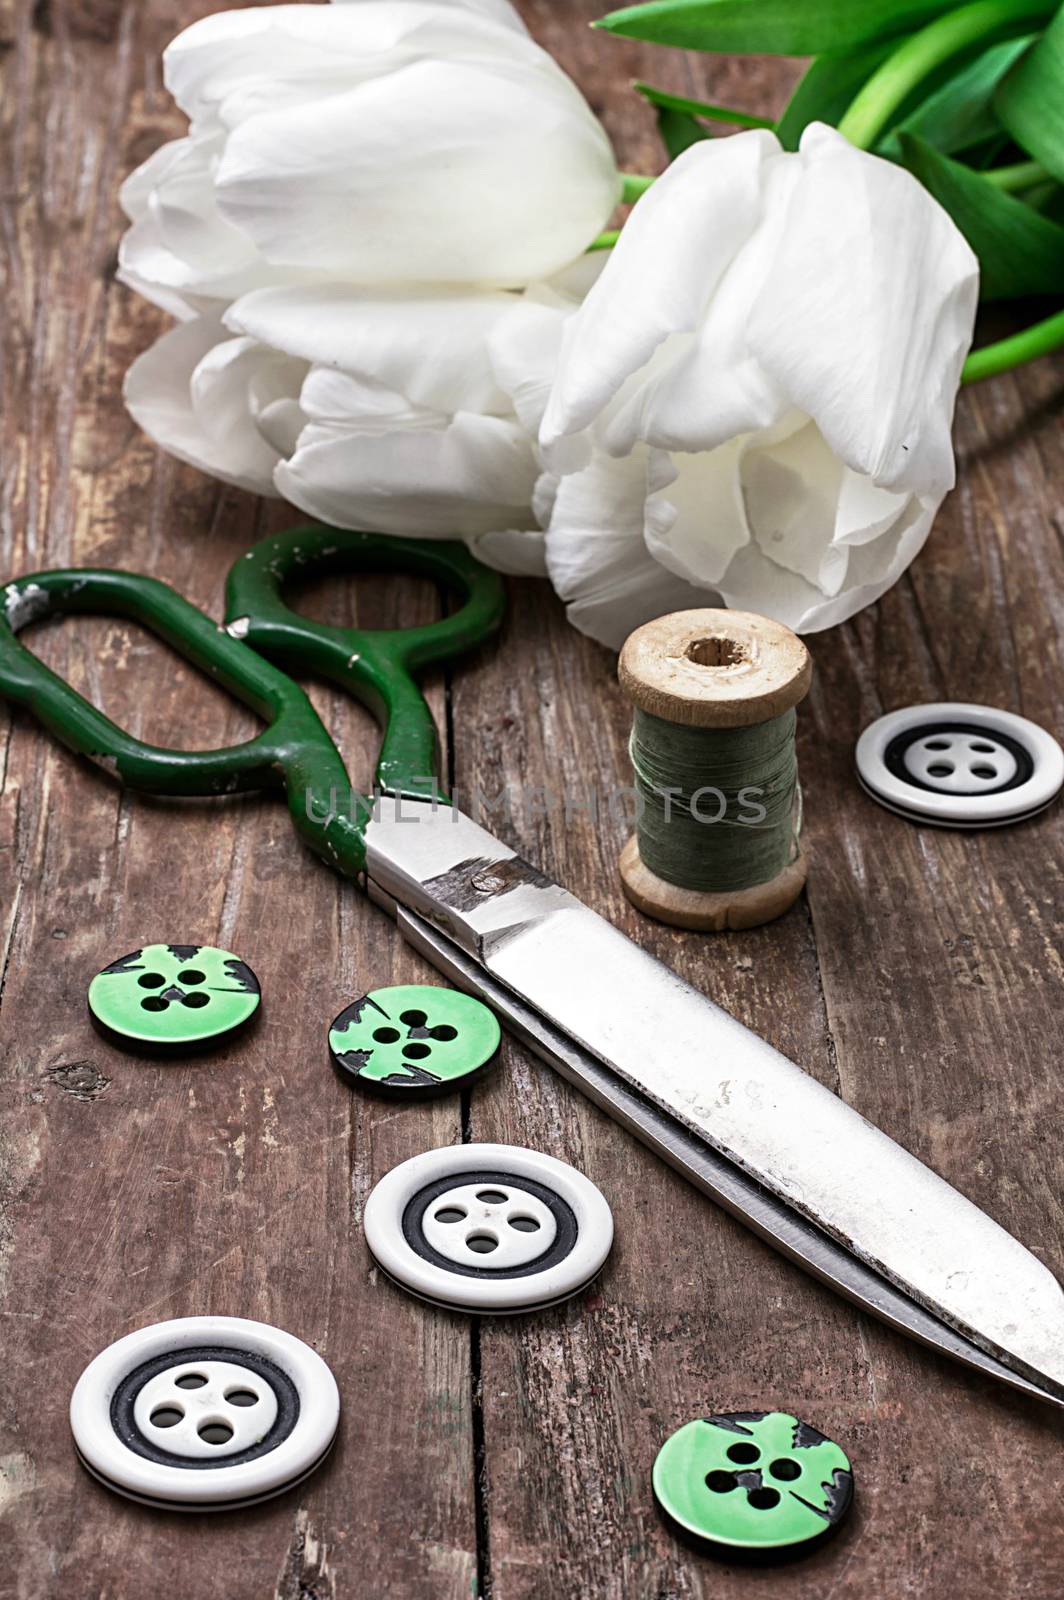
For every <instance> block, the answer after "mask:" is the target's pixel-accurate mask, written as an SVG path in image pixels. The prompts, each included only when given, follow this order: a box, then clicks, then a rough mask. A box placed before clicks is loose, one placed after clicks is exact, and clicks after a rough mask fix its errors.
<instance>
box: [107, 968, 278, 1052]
mask: <svg viewBox="0 0 1064 1600" xmlns="http://www.w3.org/2000/svg"><path fill="white" fill-rule="evenodd" d="M261 998H262V995H261V991H260V989H259V980H258V978H256V976H255V974H254V973H253V972H252V970H251V968H250V967H249V966H248V965H247V963H246V962H245V961H241V959H240V957H239V956H234V955H231V954H230V952H229V951H228V950H216V949H215V948H214V946H213V945H208V944H146V945H145V946H144V947H143V948H142V949H140V950H134V951H133V952H132V953H131V954H130V955H128V956H122V957H120V959H119V960H118V961H112V962H111V964H110V966H107V967H104V969H103V971H102V972H98V973H97V974H96V976H95V978H93V980H92V982H91V983H90V984H89V1010H90V1012H91V1013H92V1016H93V1019H94V1021H95V1022H97V1023H98V1024H99V1026H100V1027H101V1028H102V1029H103V1030H104V1032H105V1033H106V1034H108V1035H109V1036H110V1037H112V1038H114V1039H116V1040H117V1041H118V1042H119V1043H122V1042H125V1041H128V1042H130V1043H133V1044H139V1045H144V1046H146V1047H148V1048H150V1049H156V1050H159V1049H175V1050H176V1049H180V1048H182V1047H183V1046H188V1045H201V1044H205V1043H207V1042H209V1041H210V1042H213V1041H214V1040H217V1039H221V1038H224V1037H225V1035H226V1034H230V1033H233V1032H234V1031H235V1030H236V1029H237V1028H242V1027H243V1026H244V1024H245V1023H247V1022H250V1020H251V1018H252V1017H253V1016H254V1014H255V1012H256V1011H257V1010H258V1008H259V1001H260V999H261Z"/></svg>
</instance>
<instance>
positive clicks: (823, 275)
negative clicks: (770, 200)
mask: <svg viewBox="0 0 1064 1600" xmlns="http://www.w3.org/2000/svg"><path fill="white" fill-rule="evenodd" d="M800 161H801V176H800V178H799V181H798V183H797V184H796V185H795V187H794V191H793V194H792V196H791V200H790V204H789V207H788V211H787V227H786V230H785V231H784V233H783V234H782V235H781V246H780V249H779V251H778V252H777V253H776V255H775V259H774V261H773V265H772V270H771V272H770V273H769V275H768V277H767V278H766V280H765V283H764V286H763V291H762V293H761V295H760V296H759V297H758V300H757V302H756V305H755V306H754V307H753V310H752V314H751V317H750V322H749V326H748V329H747V337H748V339H749V343H750V348H751V350H752V351H753V352H754V354H755V355H756V357H757V359H758V360H759V361H760V363H761V364H762V366H763V367H764V368H765V370H766V371H767V372H769V373H770V374H771V375H772V376H773V377H774V379H775V380H776V381H777V382H778V383H779V384H780V385H781V386H782V387H783V388H784V389H785V390H786V392H787V394H788V396H789V398H790V401H791V403H792V404H793V405H795V406H797V407H798V408H799V409H800V410H802V411H805V412H806V413H807V414H808V415H809V416H811V417H813V418H814V419H815V421H816V422H817V424H818V426H819V428H820V431H821V433H822V434H823V435H824V438H825V439H826V440H827V442H828V444H829V446H830V447H831V449H832V450H834V451H835V453H836V454H837V455H838V456H839V457H841V459H842V460H843V461H844V462H846V464H847V465H848V466H850V467H852V468H854V470H855V471H857V472H860V473H864V474H865V475H867V476H868V477H870V478H872V479H873V480H874V481H875V482H876V483H878V484H880V485H882V486H884V487H886V488H899V489H901V488H904V489H906V490H910V491H912V492H914V493H918V494H926V495H937V496H939V497H940V496H941V495H942V494H943V493H944V492H945V491H946V489H948V488H949V487H950V486H951V485H952V483H953V451H952V445H951V442H950V428H951V424H952V419H953V402H954V397H955V395H956V391H957V385H958V383H959V380H960V369H961V366H962V364H963V361H964V357H965V354H966V352H967V349H968V346H969V344H970V342H971V335H972V326H973V321H974V316H975V302H976V296H977V293H978V266H977V263H976V260H975V257H974V255H973V254H972V251H971V249H970V248H969V246H968V245H967V243H966V242H965V240H964V238H963V237H962V235H961V234H960V232H959V231H958V229H957V228H956V226H955V225H954V223H953V222H952V221H951V220H950V218H949V217H948V216H947V214H946V212H945V211H943V210H942V208H941V206H939V205H938V204H937V202H936V201H934V200H933V199H932V198H931V197H930V195H928V193H927V192H926V190H924V189H923V188H922V187H921V186H920V184H919V183H918V182H917V181H916V179H915V178H913V177H912V175H911V174H910V173H908V172H906V171H904V169H902V168H901V167H897V166H894V165H893V164H892V163H891V162H889V161H884V160H881V159H880V158H878V157H876V156H870V155H868V154H867V153H865V152H864V151H858V150H854V148H853V147H852V146H851V145H850V144H849V143H848V141H847V140H846V139H844V138H843V137H842V136H841V135H840V134H838V133H836V132H835V130H834V129H831V128H827V127H825V126H824V125H823V124H820V123H814V124H812V125H811V126H810V127H809V128H807V129H806V131H805V133H804V134H803V136H802V142H801V156H800Z"/></svg>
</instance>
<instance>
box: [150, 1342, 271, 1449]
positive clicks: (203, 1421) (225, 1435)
mask: <svg viewBox="0 0 1064 1600" xmlns="http://www.w3.org/2000/svg"><path fill="white" fill-rule="evenodd" d="M277 1411H278V1406H277V1395H276V1393H275V1391H274V1390H273V1389H272V1388H271V1386H270V1385H269V1384H268V1383H267V1382H266V1380H265V1378H264V1377H263V1376H262V1375H261V1374H260V1373H258V1372H252V1371H251V1370H250V1369H249V1368H248V1367H239V1366H236V1365H235V1364H234V1363H233V1362H231V1361H195V1362H192V1363H189V1362H187V1361H182V1362H179V1363H178V1364H177V1365H176V1366H173V1367H167V1368H166V1370H165V1371H164V1372H159V1373H157V1374H156V1375H155V1377H154V1378H149V1380H148V1382H147V1383H146V1384H145V1385H144V1387H143V1388H142V1389H141V1390H140V1391H139V1392H138V1394H137V1398H136V1400H135V1401H134V1403H133V1418H134V1421H135V1422H136V1425H137V1427H138V1428H139V1429H140V1431H141V1433H142V1434H143V1435H144V1437H145V1438H146V1439H150V1440H151V1441H152V1443H153V1444H156V1445H158V1447H159V1448H160V1449H161V1450H168V1451H169V1452H170V1453H171V1454H172V1455H177V1456H185V1457H186V1458H187V1459H188V1460H190V1461H208V1460H216V1459H217V1458H219V1457H221V1456H233V1455H238V1454H240V1453H241V1452H242V1451H245V1450H249V1449H250V1448H251V1447H252V1446H253V1445H255V1444H257V1443H258V1441H259V1440H260V1439H263V1438H265V1437H266V1435H267V1434H268V1433H269V1431H270V1429H271V1428H272V1427H273V1425H274V1423H275V1422H276V1420H277Z"/></svg>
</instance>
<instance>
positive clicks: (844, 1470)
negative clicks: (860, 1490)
mask: <svg viewBox="0 0 1064 1600" xmlns="http://www.w3.org/2000/svg"><path fill="white" fill-rule="evenodd" d="M653 1485H654V1496H655V1499H656V1500H657V1502H658V1505H659V1506H660V1507H661V1509H662V1511H663V1512H664V1513H665V1516H666V1517H667V1519H668V1520H669V1521H670V1523H671V1524H672V1525H673V1526H674V1527H675V1528H676V1530H677V1531H678V1532H680V1533H683V1534H686V1535H687V1536H688V1537H689V1538H693V1539H694V1540H696V1541H698V1542H701V1543H703V1544H705V1545H707V1546H710V1547H717V1546H720V1547H723V1548H722V1549H720V1550H718V1551H717V1553H718V1554H726V1553H727V1551H728V1550H732V1551H735V1552H739V1551H743V1552H746V1553H747V1554H748V1555H763V1556H768V1555H771V1554H773V1553H775V1554H778V1555H781V1556H782V1555H785V1554H788V1553H789V1554H795V1555H796V1554H799V1553H800V1552H801V1551H802V1550H803V1549H809V1548H810V1547H811V1545H812V1544H813V1543H816V1542H819V1541H821V1540H823V1539H825V1538H827V1537H828V1536H829V1535H830V1534H831V1533H832V1532H833V1531H834V1529H835V1528H836V1527H837V1526H838V1525H839V1523H840V1522H841V1521H842V1520H843V1518H844V1517H845V1516H846V1513H847V1512H848V1511H849V1509H850V1505H851V1503H852V1500H853V1474H852V1472H851V1470H850V1463H849V1461H848V1460H847V1458H846V1455H845V1454H844V1452H843V1451H842V1450H841V1449H840V1447H839V1446H838V1445H837V1444H836V1443H835V1442H834V1440H832V1439H826V1438H825V1437H824V1435H823V1434H822V1433H819V1432H818V1431H817V1430H816V1428H811V1427H810V1426H809V1424H808V1423H807V1422H799V1421H798V1419H797V1417H792V1416H790V1415H788V1413H787V1412H785V1411H731V1412H726V1413H723V1414H722V1415H720V1416H715V1417H704V1418H702V1417H699V1418H697V1419H696V1420H695V1421H694V1422H688V1423H685V1424H684V1426H683V1427H682V1428H678V1429H677V1430H676V1432H675V1433H674V1434H671V1435H670V1436H669V1438H668V1439H666V1441H665V1443H664V1444H663V1445H662V1447H661V1449H660V1450H659V1451H658V1454H657V1458H656V1460H655V1462H654V1472H653Z"/></svg>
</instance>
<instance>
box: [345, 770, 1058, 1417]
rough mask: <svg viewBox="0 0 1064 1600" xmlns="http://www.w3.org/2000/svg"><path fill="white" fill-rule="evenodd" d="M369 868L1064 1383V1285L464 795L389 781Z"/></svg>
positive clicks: (808, 1201) (837, 1221) (960, 1313)
mask: <svg viewBox="0 0 1064 1600" xmlns="http://www.w3.org/2000/svg"><path fill="white" fill-rule="evenodd" d="M366 842H367V849H368V860H367V873H368V876H369V878H370V879H371V880H372V881H373V882H374V883H376V884H377V885H379V886H380V887H381V888H382V889H384V891H385V892H386V894H388V895H390V896H392V897H393V898H394V899H395V900H396V901H398V902H399V903H400V904H401V905H404V906H407V907H409V908H411V909H412V910H414V911H416V912H418V913H420V914H421V915H422V916H423V917H424V918H425V919H426V920H427V921H429V922H430V923H431V924H433V925H434V926H436V927H438V928H440V929H442V931H443V932H444V933H445V934H446V936H447V938H448V939H449V940H450V941H451V942H452V943H453V944H456V945H457V946H458V947H459V948H460V949H462V950H464V951H465V952H466V953H467V954H469V955H471V956H473V957H474V959H475V960H476V961H477V962H478V964H479V965H480V966H482V967H483V968H484V969H485V970H486V972H487V973H488V975H489V976H490V977H492V978H494V979H496V980H497V981H498V982H499V983H500V984H501V986H502V987H503V988H505V989H506V990H509V991H510V992H511V993H512V994H513V995H515V996H516V997H517V998H518V999H519V1000H521V1001H523V1002H524V1003H525V1005H526V1006H527V1007H528V1008H529V1010H530V1011H531V1012H533V1013H536V1014H538V1015H539V1016H540V1017H542V1018H543V1019H544V1021H545V1022H546V1023H547V1024H549V1025H550V1026H551V1027H553V1028H554V1029H555V1030H556V1031H557V1033H558V1034H560V1035H562V1036H564V1037H565V1038H567V1039H569V1040H571V1041H572V1042H573V1043H574V1044H576V1045H577V1046H578V1047H579V1048H580V1050H581V1051H583V1052H585V1053H586V1054H588V1055H590V1056H592V1057H594V1058H596V1059H597V1060H598V1061H600V1062H602V1063H604V1064H606V1065H607V1066H608V1067H609V1068H610V1069H611V1071H612V1072H613V1073H614V1074H615V1075H617V1076H618V1077H620V1078H621V1079H623V1080H624V1081H625V1082H626V1083H627V1084H628V1085H629V1086H631V1087H632V1088H634V1089H636V1090H637V1091H638V1092H639V1094H640V1095H641V1096H643V1097H645V1098H646V1099H648V1100H649V1101H651V1102H653V1103H654V1104H656V1105H658V1106H660V1107H662V1108H663V1109H664V1110H665V1111H666V1112H667V1113H668V1114H669V1115H670V1116H671V1117H673V1118H675V1119H677V1120H678V1121H679V1122H680V1123H681V1124H682V1125H683V1126H684V1127H685V1128H686V1129H687V1130H688V1131H690V1132H692V1133H694V1134H695V1135H696V1136H697V1137H698V1138H700V1139H702V1140H705V1141H707V1142H708V1143H709V1144H710V1145H711V1146H712V1147H713V1149H715V1150H716V1151H717V1152H718V1153H719V1154H721V1155H723V1156H724V1157H725V1158H726V1159H727V1160H728V1161H729V1162H730V1163H731V1164H732V1165H735V1166H738V1167H739V1168H740V1169H742V1170H743V1171H744V1172H745V1173H746V1174H748V1175H749V1176H750V1177H751V1178H753V1179H754V1180H755V1182H756V1183H757V1184H759V1185H760V1186H761V1187H762V1188H764V1189H766V1190H768V1191H769V1193H770V1194H771V1195H773V1196H775V1197H776V1198H777V1199H778V1200H781V1201H783V1202H784V1204H785V1205H786V1206H788V1207H790V1208H791V1209H792V1210H794V1211H797V1212H798V1213H800V1214H804V1215H805V1216H807V1217H810V1218H812V1219H813V1220H814V1221H815V1223H816V1224H817V1225H818V1227H819V1229H820V1230H822V1231H823V1232H825V1233H826V1234H827V1235H828V1236H829V1237H830V1238H832V1239H834V1240H835V1241H836V1242H837V1243H838V1244H841V1245H842V1246H843V1248H844V1250H845V1251H846V1252H848V1253H850V1254H852V1255H853V1256H855V1257H856V1258H857V1259H858V1260H859V1261H861V1262H863V1263H864V1264H865V1265H866V1266H868V1267H870V1268H871V1269H872V1270H873V1272H874V1273H875V1274H876V1275H878V1276H880V1277H882V1278H884V1279H885V1280H886V1281H887V1282H888V1283H891V1284H893V1285H895V1286H896V1287H897V1288H899V1289H900V1290H901V1291H902V1293H903V1295H904V1296H905V1297H907V1298H908V1299H911V1300H913V1301H914V1302H915V1303H916V1304H917V1305H920V1306H922V1307H924V1308H925V1309H926V1310H928V1311H930V1312H931V1313H932V1316H933V1317H934V1318H935V1319H937V1320H938V1321H941V1322H943V1323H944V1324H945V1325H946V1326H947V1327H950V1328H952V1329H954V1330H955V1331H956V1332H959V1333H960V1334H962V1335H963V1337H964V1338H965V1339H967V1340H970V1341H972V1342H973V1343H974V1344H976V1345H977V1346H979V1347H980V1348H981V1349H984V1350H987V1351H989V1353H990V1354H991V1355H993V1356H994V1357H996V1358H997V1359H999V1360H1000V1361H1002V1362H1004V1363H1005V1365H1006V1366H1008V1367H1010V1368H1011V1369H1012V1370H1013V1371H1015V1372H1017V1373H1019V1374H1020V1375H1022V1376H1023V1377H1026V1378H1027V1379H1028V1380H1030V1382H1031V1383H1032V1384H1033V1385H1034V1386H1035V1387H1036V1388H1039V1389H1043V1388H1048V1389H1051V1390H1056V1391H1058V1392H1064V1292H1062V1291H1061V1288H1060V1285H1059V1284H1058V1283H1057V1282H1056V1280H1055V1278H1054V1277H1053V1276H1052V1274H1051V1273H1050V1272H1048V1271H1047V1269H1046V1268H1045V1267H1044V1266H1043V1265H1042V1264H1041V1262H1039V1261H1038V1260H1036V1258H1035V1257H1034V1256H1033V1255H1031V1253H1030V1252H1029V1251H1028V1250H1026V1249H1025V1248H1024V1247H1023V1246H1022V1245H1021V1244H1019V1243H1018V1242H1017V1241H1016V1240H1015V1239H1013V1238H1012V1237H1011V1235H1010V1234H1008V1233H1006V1232H1005V1230H1004V1229H1003V1228H1001V1227H999V1226H998V1225H997V1223H995V1222H993V1221H992V1220H991V1219H990V1218H989V1217H987V1216H986V1215H985V1214H984V1213H983V1212H981V1211H980V1210H979V1209H978V1207H977V1206H974V1205H973V1204H972V1203H971V1202H970V1201H968V1200H966V1199H965V1198H964V1197H963V1196H962V1195H960V1194H959V1193H958V1192H957V1191H956V1190H955V1189H952V1188H951V1187H950V1186H949V1184H947V1183H946V1182H945V1181H944V1180H943V1179H942V1178H939V1177H938V1176H937V1175H936V1174H935V1173H933V1172H932V1171H931V1170H930V1169H929V1168H928V1167H925V1166H924V1165H923V1164H922V1163H921V1162H919V1161H917V1160H916V1158H915V1157H914V1156H911V1155H909V1154H908V1152H906V1151H905V1150H903V1149H902V1148H901V1147H900V1146H899V1145H897V1144H895V1143H894V1142H893V1141H892V1140H891V1139H889V1138H888V1137H887V1136H886V1134H884V1133H882V1132H880V1130H879V1129H877V1128H874V1127H873V1126H872V1125H871V1124H870V1123H869V1122H867V1121H866V1120H865V1119H864V1118H863V1117H861V1116H860V1115H858V1113H857V1112H855V1111H853V1110H852V1109H851V1108H850V1107H849V1106H847V1105H846V1104H845V1103H844V1102H843V1101H842V1100H841V1099H839V1097H838V1096H837V1095H834V1094H832V1093H831V1092H830V1091H829V1090H827V1089H825V1088H824V1087H823V1086H822V1085H821V1084H819V1083H817V1082H816V1080H815V1079H813V1078H811V1077H809V1076H808V1074H806V1073H804V1072H802V1071H801V1069H800V1068H798V1067H796V1066H795V1065H794V1063H793V1062H790V1061H788V1060H787V1059H786V1058H785V1057H784V1056H782V1055H780V1054H779V1052H778V1051H776V1050H774V1049H773V1048H772V1047H771V1046H770V1045H768V1044H766V1043H765V1042H764V1041H763V1040H762V1039H759V1038H758V1037H757V1036H756V1035H755V1034H753V1033H751V1032H750V1031H749V1030H748V1029H747V1028H744V1027H743V1026H742V1025H741V1024H740V1023H738V1022H736V1021H735V1019H734V1018H733V1017H730V1016H728V1015H727V1014H726V1013H725V1012H723V1011H721V1010H720V1009H719V1007H717V1006H715V1005H713V1004H712V1002H711V1001H709V1000H707V999H706V998H705V996H704V995H701V994H699V993H698V991H697V990H695V989H692V988H691V987H690V986H689V985H688V984H686V983H684V982H683V981H682V979H680V978H679V977H678V976H677V975H676V974H675V973H674V972H671V971H670V970H669V969H668V968H667V967H664V966H662V965H661V963H660V962H657V961H655V960H654V959H653V958H652V957H651V956H648V955H647V954H646V952H645V951H642V950H640V949H639V948H638V947H637V946H636V945H634V944H633V943H632V942H631V941H630V940H628V939H626V938H625V937H624V936H623V934H621V933H619V932H618V930H617V929H615V928H613V927H612V926H611V925H610V924H609V923H607V922H605V921H604V920H603V919H602V918H601V917H598V916H596V915H595V914H594V913H593V912H591V911H589V910H588V909H587V907H586V906H583V905H581V903H580V902H579V901H578V900H576V899H575V898H574V897H573V896H572V895H569V894H567V893H566V892H565V891H564V890H562V889H561V888H559V887H558V886H557V885H556V884H554V883H552V882H551V881H550V880H549V879H547V878H545V877H544V876H543V875H542V874H541V873H539V872H537V871H536V870H535V869H534V868H532V867H530V866H528V864H527V863H525V862H523V861H521V860H520V858H519V857H517V856H516V855H515V854H514V853H513V852H512V851H511V850H509V849H508V848H507V847H505V846H504V845H501V844H500V843H499V842H498V840H496V839H494V838H492V836H491V835H490V834H489V833H487V832H486V830H484V829H483V828H480V827H479V826H477V825H476V824H475V823H473V822H471V821H470V820H469V819H468V818H466V817H463V816H462V815H461V814H460V813H457V812H452V811H450V810H449V809H448V808H447V807H442V806H434V805H432V803H430V802H421V803H417V802H411V801H409V800H399V799H390V798H388V797H386V798H385V801H384V802H383V804H382V805H381V807H380V810H379V813H378V815H377V816H376V817H375V818H374V820H373V821H372V822H371V823H370V825H369V827H368V829H367V838H366Z"/></svg>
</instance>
